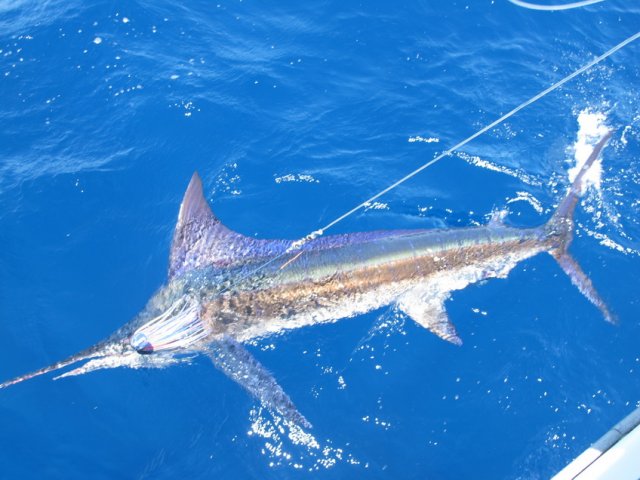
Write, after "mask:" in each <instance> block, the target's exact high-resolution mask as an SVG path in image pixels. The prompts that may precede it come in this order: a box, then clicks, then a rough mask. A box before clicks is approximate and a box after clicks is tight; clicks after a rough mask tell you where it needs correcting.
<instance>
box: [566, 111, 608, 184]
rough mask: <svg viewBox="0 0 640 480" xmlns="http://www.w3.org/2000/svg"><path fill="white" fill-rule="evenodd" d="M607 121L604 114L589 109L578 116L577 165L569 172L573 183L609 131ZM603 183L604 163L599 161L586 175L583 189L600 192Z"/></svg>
mask: <svg viewBox="0 0 640 480" xmlns="http://www.w3.org/2000/svg"><path fill="white" fill-rule="evenodd" d="M606 120H607V117H606V115H605V114H604V113H600V112H591V111H589V110H588V109H584V110H582V111H581V112H580V113H579V114H578V135H577V139H576V142H575V143H574V145H573V152H574V158H575V162H576V163H575V166H573V167H572V168H570V169H569V171H568V172H567V174H568V175H569V180H570V181H571V182H573V180H574V179H575V178H576V176H577V175H578V172H579V171H580V169H581V168H582V165H584V162H586V161H587V158H589V155H591V152H592V151H593V147H595V145H596V143H598V140H600V139H601V138H602V137H603V136H604V135H605V134H606V133H607V132H608V131H609V127H607V125H606V123H605V122H606ZM601 181H602V161H601V160H600V159H598V160H596V161H595V162H594V164H593V166H592V167H591V168H590V169H589V171H588V172H587V174H586V175H585V177H584V183H583V185H582V187H583V188H587V187H589V186H592V187H594V188H595V189H596V190H597V191H598V192H600V191H601V188H600V187H601Z"/></svg>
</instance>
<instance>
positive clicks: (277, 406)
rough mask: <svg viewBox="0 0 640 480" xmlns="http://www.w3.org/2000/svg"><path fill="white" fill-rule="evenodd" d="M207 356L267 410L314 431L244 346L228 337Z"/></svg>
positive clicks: (212, 345)
mask: <svg viewBox="0 0 640 480" xmlns="http://www.w3.org/2000/svg"><path fill="white" fill-rule="evenodd" d="M207 354H208V355H209V357H210V358H211V361H212V362H213V364H214V365H215V367H216V368H217V369H218V370H220V371H222V372H223V373H224V374H225V375H227V376H228V377H229V378H231V379H232V380H234V381H235V382H236V383H238V384H240V385H241V386H242V387H243V388H244V389H245V390H247V391H248V392H249V393H250V394H251V395H252V396H254V397H255V398H257V399H258V400H259V401H260V403H262V405H263V406H264V407H266V408H267V409H269V410H271V411H274V410H275V411H276V412H278V413H279V414H280V415H282V416H283V417H284V418H285V419H286V420H288V421H290V422H293V423H295V424H296V425H299V426H302V427H306V428H311V424H310V423H309V422H308V421H307V419H306V418H304V416H303V415H302V414H301V413H300V412H299V411H298V410H297V409H296V407H295V405H294V404H293V402H292V401H291V399H290V398H289V396H288V395H287V394H286V393H285V391H284V390H283V389H282V387H281V386H280V385H279V384H278V382H277V381H276V379H275V378H274V377H273V375H271V373H270V372H269V371H268V370H267V369H266V368H265V367H263V366H262V364H261V363H260V362H258V360H256V358H255V357H254V356H253V355H251V353H250V352H249V351H248V350H247V349H246V348H244V346H242V345H241V344H240V343H238V342H236V341H235V340H233V339H231V338H224V339H222V340H219V341H217V342H213V343H212V344H211V346H210V347H209V348H208V349H207Z"/></svg>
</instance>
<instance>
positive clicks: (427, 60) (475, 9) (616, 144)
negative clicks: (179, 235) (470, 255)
mask: <svg viewBox="0 0 640 480" xmlns="http://www.w3.org/2000/svg"><path fill="white" fill-rule="evenodd" d="M639 19H640V7H639V6H638V5H637V3H636V2H630V1H623V0H619V1H606V2H603V3H600V4H597V5H593V6H590V7H586V8H581V9H574V10H568V11H564V12H535V11H531V10H527V9H522V8H519V7H516V6H514V5H512V4H510V3H508V2H507V1H506V0H492V1H490V0H483V1H475V2H472V1H469V2H406V3H404V4H393V3H391V2H380V1H372V2H365V3H351V4H349V3H347V4H345V3H344V2H331V1H325V2H312V3H304V4H301V3H300V2H286V1H285V2H279V3H278V5H277V6H273V5H265V4H264V3H260V2H252V1H246V0H245V1H242V0H240V1H237V0H236V1H230V2H226V1H224V2H219V3H216V2H202V1H200V2H198V1H193V2H186V3H185V2H167V1H163V0H156V1H154V2H146V1H137V2H113V1H110V2H100V1H97V2H80V1H74V0H65V1H57V0H51V1H47V2H36V1H33V0H13V1H11V0H4V1H0V96H1V99H2V100H1V102H0V127H1V128H0V247H1V250H2V255H1V256H0V377H1V378H0V380H4V379H7V378H10V377H13V376H16V375H19V374H22V373H25V372H27V371H31V370H34V369H36V368H40V367H42V366H45V365H48V364H50V363H53V362H55V361H57V360H60V359H62V358H64V357H66V356H68V355H70V354H72V353H74V352H76V351H78V350H81V349H83V348H85V347H87V346H89V345H92V344H93V343H95V342H97V341H98V340H100V339H102V338H104V337H105V336H107V335H108V334H110V333H111V332H112V331H113V330H115V329H116V328H118V327H119V326H120V325H122V324H123V323H125V322H126V321H128V320H129V319H130V318H131V317H132V316H133V315H135V314H136V313H137V311H139V309H140V308H141V307H142V306H143V305H144V303H145V302H146V300H147V299H148V297H149V296H150V295H151V294H152V293H153V292H154V291H155V290H156V289H157V288H158V287H159V286H160V285H162V283H163V282H164V281H165V278H166V269H167V257H168V250H169V244H170V239H171V235H172V231H173V227H174V224H175V219H176V216H177V211H178V207H179V204H180V201H181V198H182V194H183V192H184V189H185V187H186V185H187V183H188V181H189V178H190V176H191V174H192V172H193V171H194V170H197V171H199V172H200V174H201V175H202V177H203V179H204V184H205V191H206V195H207V198H208V200H209V201H210V202H211V204H212V206H213V209H214V211H215V212H216V214H217V215H218V216H219V217H220V218H221V219H222V220H223V221H224V222H225V223H226V224H227V225H228V226H229V227H230V228H233V229H235V230H237V231H239V232H242V233H244V234H247V235H255V236H256V237H260V238H294V239H295V238H300V237H302V236H304V235H306V234H308V233H309V232H311V231H313V230H315V229H317V228H318V227H320V226H322V225H325V224H326V223H327V222H329V221H331V220H333V219H334V218H336V217H338V216H339V215H341V214H342V213H344V212H345V211H347V210H348V209H350V208H351V207H353V206H354V205H356V204H358V203H359V202H361V201H363V200H364V199H366V198H367V197H369V196H370V195H372V194H373V193H375V192H377V191H379V190H381V189H382V188H384V187H386V186H387V185H388V184H389V183H391V182H392V181H393V180H396V179H397V178H400V177H402V176H403V175H404V174H405V173H407V172H409V171H411V170H413V169H414V168H416V167H418V166H419V165H421V164H422V163H424V162H426V161H428V160H430V159H431V158H433V157H434V156H435V155H437V154H439V153H441V152H442V151H444V150H446V149H447V148H449V147H450V146H452V145H454V144H455V143H457V142H458V141H460V140H462V139H463V138H465V137H467V136H468V135H470V134H472V133H473V132H475V131H476V130H478V129H479V128H481V127H482V126H484V125H486V124H487V123H489V122H491V121H493V120H494V119H495V118H497V117H499V116H500V115H501V114H503V113H505V112H507V111H508V110H510V109H511V108H513V107H515V106H516V105H518V104H519V103H520V102H522V101H524V100H526V99H527V98H529V97H531V96H532V95H534V94H535V93H537V92H538V91H540V90H542V89H544V88H546V87H547V86H548V85H550V84H551V83H553V82H555V81H557V80H559V79H561V78H562V77H563V76H565V75H567V74H569V73H570V72H572V71H573V70H575V69H577V68H578V67H580V66H581V65H583V64H584V63H586V62H587V61H589V60H591V59H592V58H594V56H596V55H599V54H601V53H603V52H604V51H606V50H607V49H609V48H610V47H612V46H613V45H615V44H616V43H618V42H620V41H622V40H623V39H624V38H626V37H628V36H630V35H632V34H633V33H635V31H636V29H637V26H638V25H639V24H640V22H639V21H638V20H639ZM639 52H640V44H638V43H637V42H636V43H634V44H631V45H629V46H628V47H626V48H625V49H623V50H622V51H620V52H618V53H616V54H615V55H614V56H612V57H611V58H609V59H607V60H606V61H604V62H603V63H601V64H600V65H598V66H597V67H595V68H593V69H592V70H590V71H589V72H587V73H586V74H584V75H582V76H580V77H578V78H576V79H575V80H573V81H572V82H571V83H569V84H567V85H566V86H564V87H563V88H562V89H560V90H558V91H555V92H553V93H551V94H549V95H547V96H546V97H544V98H543V99H542V100H540V101H539V102H538V103H536V104H534V105H532V106H530V107H528V108H526V109H525V110H523V111H521V112H519V113H518V114H517V115H515V116H513V117H511V118H510V119H509V120H508V121H506V122H505V123H503V124H501V125H500V126H499V127H497V128H495V129H494V130H492V131H491V132H489V133H488V134H486V135H484V136H482V137H480V138H478V139H477V140H475V141H473V142H472V143H470V144H469V145H467V146H465V147H464V148H463V150H462V151H461V152H459V153H458V154H456V155H454V156H452V157H450V158H446V159H444V160H442V161H441V162H439V163H438V164H436V165H434V166H433V167H431V168H429V169H427V170H426V171H425V172H424V173H422V174H421V175H420V176H418V177H416V178H414V179H412V180H411V181H410V182H407V183H406V184H403V185H402V186H401V187H399V188H397V189H396V190H394V191H393V192H391V193H390V194H388V195H386V196H385V197H383V198H381V199H380V200H379V201H378V203H376V204H372V205H371V206H370V208H368V209H366V211H362V212H359V213H357V214H355V215H353V216H351V217H349V218H348V219H347V220H345V221H344V222H342V223H340V224H339V225H338V226H336V227H335V229H334V230H333V231H332V232H330V233H340V232H354V231H362V230H373V229H397V228H401V229H406V228H425V227H456V226H464V225H474V224H478V223H483V222H486V221H487V218H488V216H489V215H490V214H491V212H492V211H493V210H496V209H504V208H506V209H507V210H508V211H509V215H508V217H507V219H508V220H507V221H508V222H509V223H510V224H513V225H517V226H533V225H538V224H540V223H542V222H544V221H545V220H546V219H547V218H548V217H549V215H550V213H551V212H552V209H553V207H554V205H557V203H558V201H559V200H560V198H561V197H562V195H563V192H564V191H565V189H566V187H567V185H568V179H567V170H568V168H569V167H570V166H572V164H573V163H574V162H575V159H574V150H575V147H576V142H577V141H579V140H580V138H581V135H582V136H584V135H586V133H588V132H586V130H588V128H589V125H584V124H583V125H581V124H579V119H584V118H587V119H591V121H596V120H597V121H598V122H600V123H602V124H606V125H608V126H610V127H612V128H614V129H615V133H614V138H613V140H612V142H611V144H610V146H609V147H607V149H606V150H605V153H604V161H603V171H602V174H601V185H600V187H599V188H598V189H592V190H591V191H590V192H589V193H588V195H587V196H586V197H585V200H584V202H583V204H582V206H581V207H580V208H579V211H578V213H577V221H578V230H577V234H576V239H575V241H574V244H573V245H572V247H571V251H572V252H573V253H574V255H575V257H576V258H577V259H578V260H579V262H580V263H581V264H582V265H583V266H584V268H585V269H586V270H587V271H589V272H590V274H591V277H592V279H593V281H594V283H595V284H596V285H597V287H598V288H599V290H600V291H601V293H602V295H603V296H604V298H605V299H606V300H607V302H608V303H609V305H610V307H611V309H612V310H613V311H614V312H615V313H616V315H617V316H618V318H619V325H617V326H612V325H609V324H606V323H605V322H604V321H603V320H602V318H601V316H600V314H599V312H598V311H597V310H596V309H595V308H594V307H593V306H592V305H591V304H589V303H588V302H587V301H586V300H585V299H584V298H583V297H582V296H581V295H580V294H579V292H577V290H576V289H575V288H574V287H572V285H571V284H570V282H569V280H568V279H567V278H566V277H565V276H564V275H563V274H562V272H561V271H560V269H559V268H558V266H557V265H556V264H555V263H554V261H553V260H552V259H551V258H550V257H548V256H545V255H541V256H538V257H535V258H533V259H530V260H528V261H526V262H524V263H523V264H521V265H520V266H518V267H517V268H516V269H515V270H514V271H513V272H512V273H511V274H510V276H509V277H508V278H507V279H503V280H492V281H488V282H486V283H484V284H481V285H473V286H470V287H468V288H466V289H465V290H462V291H458V292H455V293H454V294H453V295H452V297H451V299H450V300H449V301H448V302H447V310H448V312H449V315H450V317H451V319H452V320H453V322H454V323H455V324H456V325H457V328H458V330H459V332H460V334H461V337H462V339H463V341H464V345H463V346H462V347H454V346H452V345H449V344H446V343H445V342H443V341H441V340H440V339H438V338H436V337H435V336H434V335H432V334H430V333H429V332H427V331H424V330H422V329H421V328H419V327H418V326H416V325H415V324H414V323H413V322H411V321H409V320H407V319H406V318H404V317H403V316H402V315H401V314H399V313H398V312H396V311H395V310H394V309H393V308H392V307H389V308H386V309H382V310H379V311H375V312H372V313H370V314H367V315H363V316H360V317H357V318H352V319H348V320H344V321H341V322H338V323H336V324H331V325H323V326H317V327H310V328H306V329H302V330H297V331H292V332H289V333H286V334H283V335H279V336H277V337H274V338H270V339H266V340H262V341H260V342H257V343H256V344H255V345H252V346H250V347H249V348H250V350H251V351H252V353H254V354H255V356H256V357H257V358H258V359H259V360H260V361H261V362H262V363H263V364H265V365H266V366H268V367H269V369H270V370H271V371H272V372H273V373H274V375H275V376H276V378H277V379H278V380H279V381H280V383H281V385H282V386H283V387H284V388H285V390H286V391H287V392H288V393H289V395H290V396H291V398H292V399H293V400H294V402H295V403H296V405H297V406H298V408H299V409H300V410H301V411H302V412H303V413H304V414H305V416H306V417H307V418H308V419H309V420H310V421H311V422H312V423H313V424H314V428H313V429H312V430H310V431H307V432H299V431H298V432H292V431H290V430H288V429H287V428H286V427H284V426H283V425H282V422H281V421H280V419H278V418H277V417H274V416H272V415H271V414H270V413H269V412H267V411H265V410H263V409H261V408H260V406H259V405H258V404H257V403H256V401H255V400H253V399H252V398H250V397H249V396H248V395H247V394H246V393H245V392H244V391H243V390H242V389H241V388H239V387H238V386H237V385H235V384H234V383H232V382H231V381H230V380H228V379H227V378H225V377H224V376H223V375H222V374H220V373H219V372H218V371H217V370H215V369H214V368H213V367H212V365H211V364H210V362H209V361H208V359H206V358H199V359H196V360H195V361H194V362H193V363H192V364H190V365H186V364H183V365H179V366H175V367H172V368H166V369H156V370H132V369H126V368H120V369H113V370H102V371H99V372H96V373H91V374H87V375H83V376H79V377H73V378H67V379H62V380H59V381H55V382H53V381H51V377H50V376H49V377H40V378H37V379H34V380H32V381H29V382H26V383H23V384H20V385H17V386H15V387H12V388H9V389H6V390H2V391H0V419H1V424H2V428H0V446H1V448H0V477H1V478H11V479H13V478H65V479H75V478H78V479H79V478H96V479H100V478H109V479H112V478H123V479H128V478H132V479H144V478H154V479H162V478H292V479H293V478H310V477H313V478H328V479H329V478H331V479H333V478H347V477H355V478H420V479H423V478H435V479H454V478H523V479H530V478H548V477H549V476H551V475H552V474H553V473H555V472H556V471H558V470H559V469H560V468H561V467H562V466H564V465H565V464H566V463H567V462H568V461H569V460H571V459H572V458H573V457H575V456H576V455H577V454H579V453H580V452H581V451H582V450H583V449H585V448H586V447H587V446H588V445H589V444H590V442H592V441H593V440H595V439H596V438H597V437H598V436H600V435H601V434H602V433H604V432H605V431H606V430H607V429H608V428H609V427H610V426H611V425H613V424H614V423H615V422H617V421H618V420H619V419H620V418H621V417H622V416H623V415H625V414H627V413H628V412H629V411H631V409H632V408H634V407H635V406H637V405H639V404H640V393H639V392H640V348H639V347H638V341H637V339H638V338H639V335H640V325H639V322H638V294H637V284H638V282H637V281H638V274H637V272H638V269H639V268H640V258H639V252H640V220H638V218H639V216H638V213H639V211H640V187H638V181H639V179H640V161H639V160H638V158H639V153H640V108H639V104H640V103H639V96H638V86H639V79H640V65H639V64H638V60H637V59H638V58H639V57H638V55H639ZM594 119H596V120H594ZM585 132H586V133H585Z"/></svg>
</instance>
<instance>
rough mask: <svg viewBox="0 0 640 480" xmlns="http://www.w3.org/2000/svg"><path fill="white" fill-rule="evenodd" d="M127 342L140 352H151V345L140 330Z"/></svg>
mask: <svg viewBox="0 0 640 480" xmlns="http://www.w3.org/2000/svg"><path fill="white" fill-rule="evenodd" d="M129 344H130V345H131V346H132V347H133V348H134V349H135V350H136V351H137V352H138V353H141V354H147V353H152V352H153V345H151V343H150V342H149V340H148V339H147V336H146V335H145V334H144V333H142V332H136V333H135V334H134V335H133V336H132V337H131V340H129Z"/></svg>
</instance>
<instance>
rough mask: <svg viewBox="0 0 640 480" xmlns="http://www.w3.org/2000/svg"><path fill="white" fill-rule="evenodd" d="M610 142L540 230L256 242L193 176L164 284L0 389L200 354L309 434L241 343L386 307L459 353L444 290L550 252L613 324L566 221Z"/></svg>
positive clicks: (495, 226)
mask: <svg viewBox="0 0 640 480" xmlns="http://www.w3.org/2000/svg"><path fill="white" fill-rule="evenodd" d="M610 137H611V133H607V134H606V135H605V136H604V137H603V138H602V139H601V140H600V141H599V142H598V144H597V145H596V146H595V148H594V149H593V152H592V153H591V156H590V157H589V158H588V159H587V161H586V162H585V164H584V165H583V167H582V169H581V170H580V172H579V173H578V175H577V177H576V178H575V180H574V181H573V183H572V185H571V187H570V188H569V192H568V193H567V195H566V197H565V198H564V200H563V201H562V202H561V203H560V205H559V206H558V208H557V210H556V212H555V213H554V214H553V216H552V217H551V219H550V220H549V221H548V222H547V223H546V224H544V225H541V226H539V227H536V228H524V229H520V228H514V227H509V226H507V225H504V224H503V223H501V222H497V221H491V222H489V224H487V225H482V226H478V227H467V228H451V229H436V230H394V231H376V232H360V233H350V234H344V235H334V236H327V237H319V238H314V239H311V240H310V241H308V242H306V243H304V244H302V245H299V244H298V242H293V241H290V240H260V239H255V238H251V237H247V236H244V235H242V234H240V233H237V232H234V231H232V230H230V229H229V228H227V227H225V226H224V225H223V224H222V223H221V222H220V220H219V219H218V218H217V217H216V216H215V215H214V214H213V212H212V211H211V208H210V206H209V204H208V203H207V201H206V199H205V196H204V194H203V190H202V182H201V181H200V177H199V176H198V174H197V173H194V175H193V177H192V179H191V182H190V183H189V186H188V188H187V191H186V192H185V195H184V199H183V201H182V204H181V205H180V212H179V214H178V221H177V223H176V227H175V231H174V235H173V242H172V246H171V252H170V255H169V272H168V280H167V283H166V285H164V286H163V287H161V288H160V289H159V290H158V292H157V293H156V294H154V295H153V296H152V297H151V299H150V300H149V302H148V303H147V305H146V307H145V308H144V309H143V310H142V311H141V312H140V313H139V314H138V315H137V316H136V317H135V318H134V319H133V320H132V321H131V322H129V323H128V324H125V325H124V326H123V327H121V328H120V329H119V330H118V331H117V332H115V333H114V334H113V335H112V336H111V337H109V338H108V339H107V340H105V341H103V342H101V343H99V344H97V345H95V346H94V347H91V348H89V349H87V350H84V351H82V352H80V353H78V354H77V355H74V356H72V357H69V358H67V359H66V360H63V361H61V362H58V363H55V364H53V365H51V366H49V367H46V368H43V369H40V370H37V371H35V372H32V373H29V374H26V375H22V376H20V377H17V378H15V379H13V380H9V381H7V382H5V383H2V384H0V388H5V387H8V386H10V385H15V384H16V383H20V382H22V381H24V380H28V379H30V378H34V377H37V376H39V375H43V374H45V373H49V372H53V371H56V370H60V369H62V368H65V367H69V366H71V365H75V364H77V363H78V362H81V361H87V363H85V364H84V365H82V366H81V367H79V368H76V369H75V370H71V371H67V372H66V373H64V374H63V375H61V376H68V375H76V374H81V373H85V372H87V371H91V370H95V369H99V368H112V367H116V366H124V365H127V366H132V367H135V368H138V367H148V366H165V365H168V364H171V363H175V362H177V361H180V359H184V358H185V355H187V356H188V355H195V354H201V353H204V354H206V355H208V356H209V358H210V359H211V361H212V362H213V364H214V365H215V366H216V368H217V369H218V370H219V371H221V372H222V373H224V374H225V375H227V376H228V377H229V378H230V379H232V380H233V381H235V382H237V383H238V384H240V385H241V386H242V387H244V389H245V390H247V391H248V392H249V393H250V394H251V395H252V396H254V397H255V398H256V399H257V400H258V401H260V402H261V403H262V404H263V405H264V406H265V407H267V408H268V409H270V410H271V411H275V412H278V413H279V414H281V415H282V416H283V417H284V418H285V419H286V420H289V421H291V422H294V423H296V424H298V425H302V426H309V425H310V424H309V422H308V421H307V420H306V418H305V417H304V416H303V415H302V414H300V413H299V412H298V411H297V409H296V408H295V406H294V404H293V402H292V401H291V399H290V398H289V396H288V395H287V394H286V393H285V392H284V389H282V387H280V385H278V383H277V381H276V380H275V377H274V376H273V375H272V374H271V373H270V372H269V371H268V370H267V369H266V368H265V367H264V366H262V364H261V363H260V362H259V361H258V360H257V359H255V358H253V356H252V355H251V353H250V352H249V350H248V349H247V348H245V346H243V345H242V344H243V343H247V342H249V341H251V340H253V339H256V338H260V337H264V336H268V335H272V334H274V333H278V332H281V331H284V330H287V329H294V328H300V327H304V326H307V325H314V324H319V323H326V322H335V321H337V320H340V319H342V318H347V317H353V316H356V315H360V314H363V313H366V312H369V311H372V310H374V309H377V308H381V307H385V306H389V305H393V306H396V307H397V308H398V309H399V310H400V311H401V312H403V313H404V314H406V315H407V316H408V317H410V318H411V319H413V320H414V321H415V322H416V323H417V324H418V325H420V326H422V327H424V328H425V329H428V330H430V331H431V332H432V333H434V334H436V335H437V336H438V337H440V338H442V339H443V340H446V341H448V342H450V343H452V344H454V345H461V344H462V340H461V339H460V337H459V336H458V333H457V332H456V329H455V327H454V325H453V323H452V322H451V321H450V319H449V317H448V315H447V312H446V309H445V302H446V300H447V298H449V296H450V294H451V292H453V291H456V290H461V289H463V288H465V287H466V286H467V285H469V284H472V283H475V282H478V281H480V280H484V279H487V278H496V277H506V276H507V275H508V273H509V272H510V271H511V270H512V269H513V268H514V267H515V266H516V265H517V264H519V263H520V262H522V261H523V260H526V259H528V258H531V257H533V256H535V255H538V254H539V253H548V254H550V255H552V256H553V257H554V258H555V259H556V260H557V262H558V264H559V265H560V267H561V268H562V270H563V271H564V272H565V273H566V274H567V275H568V276H569V278H570V279H571V281H572V282H573V284H574V285H576V286H577V288H578V289H579V290H580V292H582V294H583V295H584V296H585V297H586V298H587V299H588V300H589V301H590V302H591V303H593V304H594V305H595V306H596V307H597V308H598V309H599V310H600V312H602V315H603V316H604V318H605V319H606V320H607V321H609V322H613V316H612V314H611V313H610V311H609V309H608V308H607V306H606V304H605V302H604V301H603V299H602V298H601V296H600V295H599V294H598V292H597V291H596V289H595V288H594V286H593V284H592V282H591V280H590V279H589V277H588V276H587V274H586V273H585V272H584V271H583V270H582V269H581V268H580V266H579V264H578V263H577V262H576V260H575V259H574V258H572V257H571V255H570V253H569V251H568V248H569V246H570V244H571V241H572V238H573V230H574V220H573V215H574V212H575V209H576V205H577V204H578V199H579V197H580V195H581V194H582V191H583V185H582V183H583V180H584V177H585V175H586V173H587V171H588V170H589V169H590V168H591V167H592V165H593V163H594V162H595V161H596V159H597V158H598V157H599V155H600V153H601V151H602V149H603V148H604V146H605V145H606V143H607V142H608V140H609V138H610Z"/></svg>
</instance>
